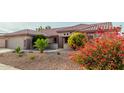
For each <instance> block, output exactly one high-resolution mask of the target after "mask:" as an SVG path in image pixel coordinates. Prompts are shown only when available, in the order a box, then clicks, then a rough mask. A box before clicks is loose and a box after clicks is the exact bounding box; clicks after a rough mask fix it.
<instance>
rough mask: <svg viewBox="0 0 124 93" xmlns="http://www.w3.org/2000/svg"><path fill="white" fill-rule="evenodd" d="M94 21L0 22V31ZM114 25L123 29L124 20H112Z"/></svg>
mask: <svg viewBox="0 0 124 93" xmlns="http://www.w3.org/2000/svg"><path fill="white" fill-rule="evenodd" d="M92 23H96V22H0V33H10V32H15V31H18V30H22V29H33V30H35V29H36V28H37V27H39V26H41V25H42V26H43V27H44V26H48V25H49V26H51V27H52V28H58V27H66V26H73V25H78V24H92ZM112 23H113V25H114V26H120V25H121V26H122V31H124V22H112Z"/></svg>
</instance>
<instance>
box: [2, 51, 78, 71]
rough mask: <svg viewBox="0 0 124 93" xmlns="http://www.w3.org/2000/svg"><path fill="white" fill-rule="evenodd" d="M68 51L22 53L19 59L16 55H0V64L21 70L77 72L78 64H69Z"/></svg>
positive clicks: (10, 53)
mask: <svg viewBox="0 0 124 93" xmlns="http://www.w3.org/2000/svg"><path fill="white" fill-rule="evenodd" d="M69 53H70V52H69V51H68V52H67V51H60V52H50V53H47V52H45V53H39V51H35V52H24V53H23V55H22V56H21V57H19V56H18V55H17V54H16V53H13V52H8V53H1V54H0V63H2V64H5V65H10V66H12V67H15V68H17V69H22V70H27V69H28V70H79V69H80V66H79V64H76V63H74V62H71V60H69V58H68V55H69Z"/></svg>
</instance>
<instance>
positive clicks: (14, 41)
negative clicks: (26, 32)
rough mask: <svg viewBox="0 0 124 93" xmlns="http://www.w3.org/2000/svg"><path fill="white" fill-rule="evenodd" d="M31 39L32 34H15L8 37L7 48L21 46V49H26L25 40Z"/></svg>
mask: <svg viewBox="0 0 124 93" xmlns="http://www.w3.org/2000/svg"><path fill="white" fill-rule="evenodd" d="M26 39H31V37H30V36H14V37H8V39H7V48H11V49H15V48H16V47H18V46H19V47H21V49H25V47H24V40H26Z"/></svg>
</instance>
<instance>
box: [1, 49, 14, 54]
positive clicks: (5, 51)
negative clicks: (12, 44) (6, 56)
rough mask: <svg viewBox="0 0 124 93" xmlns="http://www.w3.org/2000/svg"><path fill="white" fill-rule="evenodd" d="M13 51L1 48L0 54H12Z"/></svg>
mask: <svg viewBox="0 0 124 93" xmlns="http://www.w3.org/2000/svg"><path fill="white" fill-rule="evenodd" d="M12 51H13V49H6V48H0V53H7V52H12Z"/></svg>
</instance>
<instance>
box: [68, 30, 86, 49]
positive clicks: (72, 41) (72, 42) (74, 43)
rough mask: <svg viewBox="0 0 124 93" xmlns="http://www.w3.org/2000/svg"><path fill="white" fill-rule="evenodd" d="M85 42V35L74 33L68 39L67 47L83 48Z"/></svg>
mask: <svg viewBox="0 0 124 93" xmlns="http://www.w3.org/2000/svg"><path fill="white" fill-rule="evenodd" d="M87 40H88V38H87V36H86V34H85V33H79V32H75V33H72V34H71V35H70V37H69V38H68V45H69V46H70V47H71V48H73V49H77V48H79V47H80V46H84V45H85V43H86V42H87Z"/></svg>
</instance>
